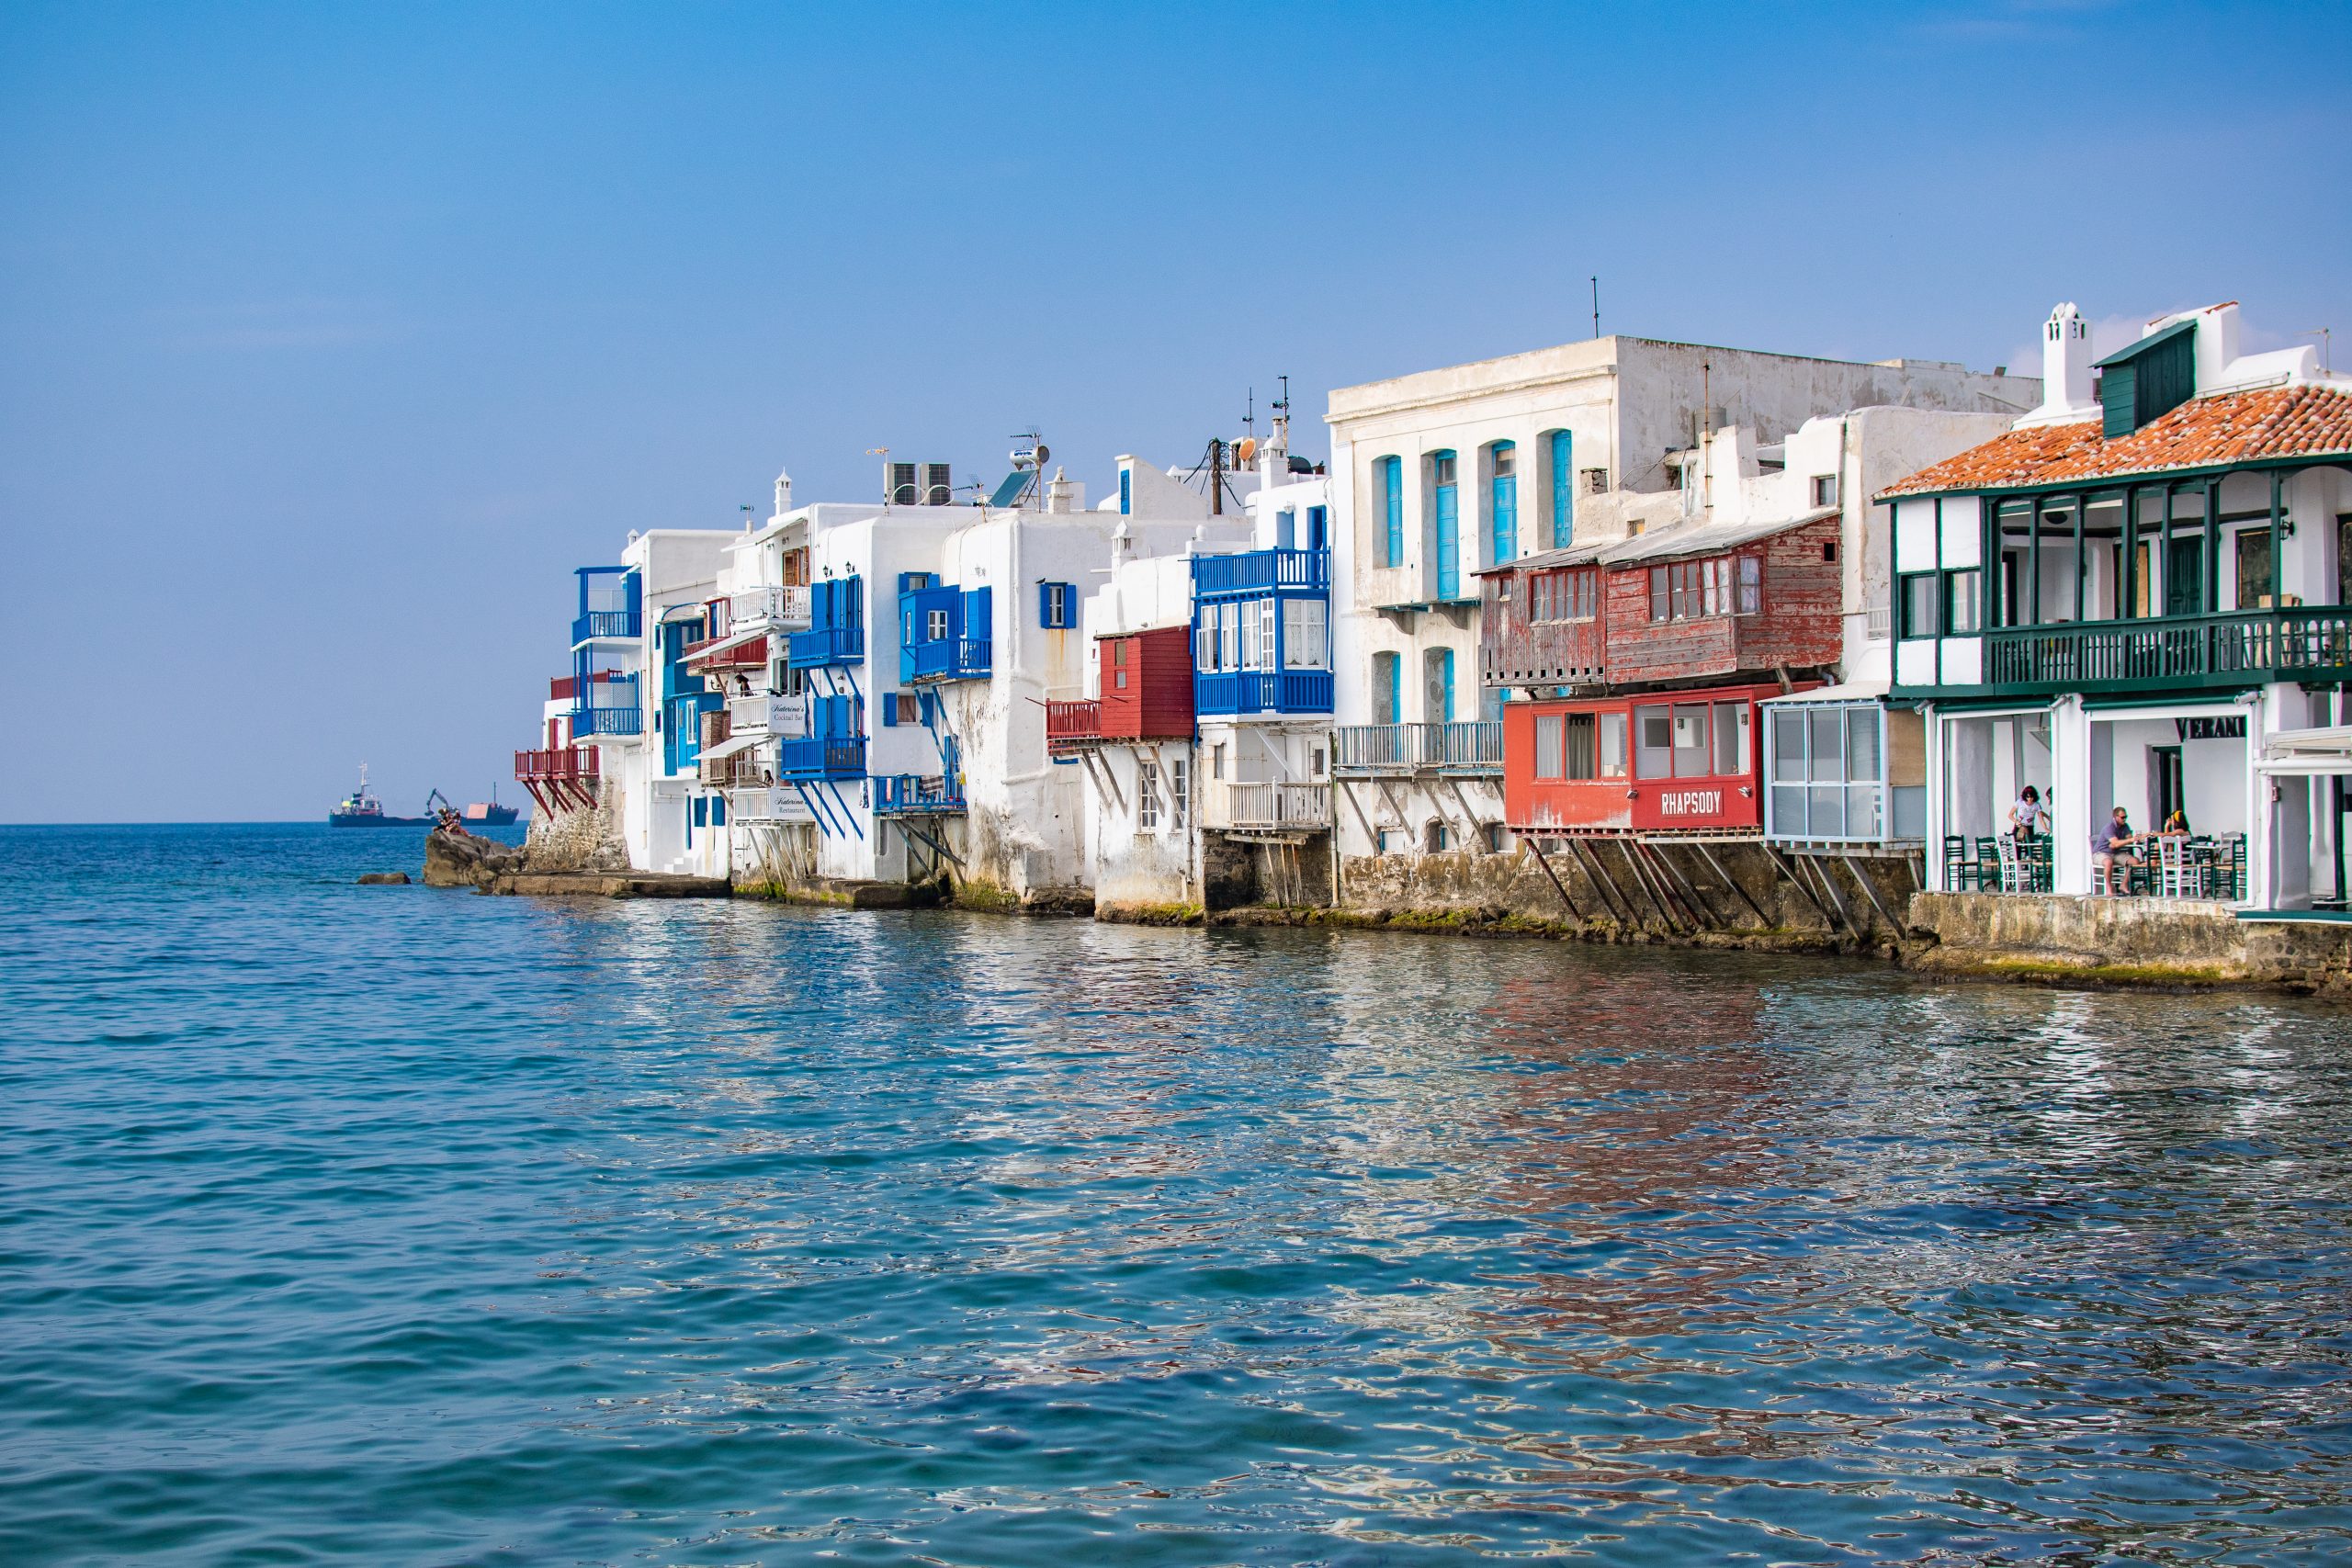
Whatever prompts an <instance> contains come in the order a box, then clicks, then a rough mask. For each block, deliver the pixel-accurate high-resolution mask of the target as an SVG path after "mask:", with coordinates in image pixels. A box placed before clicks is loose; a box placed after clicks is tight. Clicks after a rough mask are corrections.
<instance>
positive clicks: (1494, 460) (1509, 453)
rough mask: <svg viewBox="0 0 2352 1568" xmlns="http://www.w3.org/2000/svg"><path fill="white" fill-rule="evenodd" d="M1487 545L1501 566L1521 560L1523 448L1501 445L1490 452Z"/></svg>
mask: <svg viewBox="0 0 2352 1568" xmlns="http://www.w3.org/2000/svg"><path fill="white" fill-rule="evenodd" d="M1487 451H1488V453H1489V456H1488V457H1487V467H1488V483H1487V514H1488V515H1487V542H1488V544H1489V546H1490V547H1491V548H1492V549H1493V550H1494V558H1493V559H1492V560H1490V561H1488V562H1487V565H1489V566H1501V565H1503V564H1505V563H1506V562H1509V561H1514V560H1517V559H1518V558H1519V444H1518V443H1517V442H1514V441H1498V442H1496V443H1495V444H1494V446H1491V447H1489V448H1487Z"/></svg>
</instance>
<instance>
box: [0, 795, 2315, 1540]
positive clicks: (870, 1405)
mask: <svg viewBox="0 0 2352 1568" xmlns="http://www.w3.org/2000/svg"><path fill="white" fill-rule="evenodd" d="M420 855H421V835H419V834H418V833H415V832H413V831H401V830H395V829H382V830H376V831H345V832H330V831H329V830H327V829H324V828H323V827H310V826H303V827H283V828H277V827H245V828H164V829H9V830H5V831H0V886H5V888H6V899H5V908H0V1562H7V1563H11V1564H19V1565H21V1564H36V1563H39V1564H46V1563H67V1562H74V1563H80V1562H159V1563H265V1562H270V1563H275V1562H349V1563H369V1564H374V1563H415V1564H440V1563H485V1564H489V1563H575V1562H631V1563H636V1562H654V1563H669V1562H676V1563H791V1562H841V1563H901V1562H906V1563H916V1562H920V1563H948V1564H1005V1565H1023V1568H1027V1565H1035V1564H1097V1563H1121V1564H1125V1563H1167V1564H1184V1565H1188V1568H1189V1565H1193V1564H1218V1563H1250V1564H1292V1563H1333V1564H1373V1563H1414V1564H1420V1563H1430V1564H1442V1563H1469V1562H1488V1561H1493V1560H1502V1559H1512V1560H1520V1561H1530V1560H1532V1561H1540V1562H1596V1563H1611V1564H1613V1563H1661V1564H1665V1563H1674V1564H1681V1563H1715V1562H1755V1563H1773V1562H1804V1563H1864V1562H1869V1563H1994V1562H2002V1563H2016V1562H2064V1563H2081V1564H2090V1563H2103V1562H2115V1561H2131V1562H2165V1563H2174V1562H2177V1563H2189V1562H2197V1563H2205V1562H2233V1563H2236V1562H2247V1563H2251V1562H2281V1563H2283V1562H2314V1563H2316V1562H2344V1561H2347V1560H2352V1467H2347V1457H2352V1419H2348V1417H2352V1382H2346V1353H2347V1348H2352V1340H2348V1339H2347V1332H2348V1329H2352V1325H2347V1307H2352V1236H2347V1233H2346V1224H2345V1216H2346V1209H2345V1199H2346V1186H2347V1180H2348V1179H2352V1147H2347V1135H2348V1134H2352V1019H2347V1017H2346V1015H2345V1014H2343V1013H2341V1012H2339V1011H2336V1010H2333V1009H2330V1008H2327V1007H2324V1006H2320V1005H2316V1004H2311V1003H2305V1002H2301V1001H2297V1000H2293V999H2289V998H2278V997H2272V996H2257V995H2226V994H2225V995H2213V996H2143V995H2130V994H2122V993H2113V992H2105V993H2099V992H2071V991H2063V990H2044V989H2030V988H2019V987H1999V986H1991V985H1950V984H1928V983H1925V982H1923V981H1920V980H1917V979H1915V978H1911V977H1907V976H1904V975H1903V974H1901V973H1899V972H1897V971H1895V970H1893V969H1891V968H1888V967H1883V966H1879V965H1873V964H1849V963H1838V962H1824V961H1800V960H1791V959H1774V958H1761V957H1752V956H1742V955H1726V954H1720V953H1705V954H1700V953H1673V952H1652V951H1640V950H1624V949H1619V950H1610V949H1594V948H1587V947H1579V946H1573V945H1564V944H1556V943H1549V942H1465V941H1454V940H1445V939H1439V938H1429V937H1415V936H1405V935H1388V934H1380V933H1328V932H1307V931H1208V932H1203V931H1157V930H1136V929H1126V928H1121V927H1116V926H1098V925H1094V924H1091V923H1087V922H1072V921H1060V922H1032V921H1024V920H1020V919H1002V918H995V917H988V916H967V915H959V914H954V913H913V914H909V913H868V912H846V911H837V910H809V909H799V908H783V907H778V906H774V905H769V904H764V903H757V902H752V901H749V900H744V901H738V902H733V903H727V902H666V901H662V902H608V901H603V900H572V901H536V900H531V899H520V898H486V897H476V896H473V895H472V894H470V893H462V892H458V893H453V892H442V891H435V890H431V889H427V888H424V887H421V886H416V887H360V886H355V885H354V880H353V879H354V877H355V876H356V874H358V873H360V872H362V871H368V870H377V869H402V868H405V869H411V870H413V869H414V867H415V866H416V864H417V863H418V861H419V859H420Z"/></svg>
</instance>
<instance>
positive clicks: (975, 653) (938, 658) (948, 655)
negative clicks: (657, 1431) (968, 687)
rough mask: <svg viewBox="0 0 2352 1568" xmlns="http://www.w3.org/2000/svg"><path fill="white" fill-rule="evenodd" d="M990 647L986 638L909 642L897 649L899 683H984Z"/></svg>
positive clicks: (991, 647)
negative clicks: (977, 681) (970, 681)
mask: <svg viewBox="0 0 2352 1568" xmlns="http://www.w3.org/2000/svg"><path fill="white" fill-rule="evenodd" d="M993 649H994V645H993V644H992V643H991V642H990V641H989V639H988V638H987V637H941V638H939V639H938V640H937V641H935V642H910V643H908V644H907V645H906V646H905V647H903V648H901V649H899V680H901V681H969V680H981V681H984V680H986V679H988V674H989V660H990V658H991V656H992V653H993Z"/></svg>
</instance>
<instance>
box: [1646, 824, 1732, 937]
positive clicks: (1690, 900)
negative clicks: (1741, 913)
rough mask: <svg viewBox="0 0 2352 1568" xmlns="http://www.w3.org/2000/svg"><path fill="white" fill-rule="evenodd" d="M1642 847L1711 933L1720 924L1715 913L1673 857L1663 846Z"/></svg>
mask: <svg viewBox="0 0 2352 1568" xmlns="http://www.w3.org/2000/svg"><path fill="white" fill-rule="evenodd" d="M1643 847H1644V848H1645V850H1647V851H1648V852H1649V855H1650V858H1651V859H1653V860H1655V861H1657V863H1658V865H1659V866H1660V867H1661V868H1662V869H1663V870H1664V871H1665V872H1666V874H1667V875H1668V877H1669V878H1670V879H1671V880H1672V881H1673V883H1674V886H1675V888H1676V890H1677V891H1678V892H1679V893H1680V894H1681V896H1682V901H1683V902H1684V903H1685V904H1688V905H1689V906H1690V907H1691V913H1692V914H1694V915H1696V916H1697V917H1698V918H1699V921H1700V923H1701V924H1702V925H1704V926H1705V927H1707V929H1708V930H1710V931H1713V929H1714V928H1715V927H1716V926H1717V925H1720V924H1721V923H1722V922H1721V921H1719V920H1717V919H1715V912H1714V910H1713V909H1712V908H1709V907H1708V905H1707V901H1706V900H1705V899H1704V898H1702V897H1700V896H1699V890H1698V888H1696V887H1695V886H1691V879H1690V878H1689V877H1687V876H1685V875H1683V874H1682V868H1681V867H1680V866H1679V865H1676V864H1675V863H1674V857H1673V856H1672V855H1669V854H1668V853H1667V852H1666V845H1665V844H1663V843H1655V842H1654V843H1645V845H1644V846H1643Z"/></svg>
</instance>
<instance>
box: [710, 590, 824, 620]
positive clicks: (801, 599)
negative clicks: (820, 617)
mask: <svg viewBox="0 0 2352 1568" xmlns="http://www.w3.org/2000/svg"><path fill="white" fill-rule="evenodd" d="M727 624H728V626H729V627H731V628H732V629H733V630H736V631H739V632H748V631H793V630H797V629H799V628H801V627H804V626H808V624H809V589H808V587H807V585H806V584H803V585H802V586H800V587H797V588H776V587H769V588H754V589H752V590H750V591H749V592H743V593H730V594H729V595H728V598H727Z"/></svg>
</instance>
